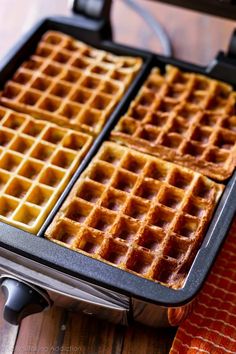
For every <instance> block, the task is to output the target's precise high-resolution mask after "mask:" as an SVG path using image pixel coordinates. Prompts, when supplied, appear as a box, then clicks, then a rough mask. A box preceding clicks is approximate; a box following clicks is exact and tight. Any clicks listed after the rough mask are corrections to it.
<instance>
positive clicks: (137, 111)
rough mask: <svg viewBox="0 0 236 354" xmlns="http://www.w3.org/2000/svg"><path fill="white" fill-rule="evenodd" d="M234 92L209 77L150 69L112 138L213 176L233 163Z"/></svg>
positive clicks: (224, 174)
mask: <svg viewBox="0 0 236 354" xmlns="http://www.w3.org/2000/svg"><path fill="white" fill-rule="evenodd" d="M234 106H235V93H234V92H233V91H232V87H231V86H229V85H226V84H224V83H221V82H218V81H215V80H212V79H209V78H207V77H204V76H201V75H197V74H193V73H182V72H181V71H180V70H179V69H177V68H175V67H171V66H167V68H166V74H165V75H161V74H160V71H159V69H156V68H155V69H153V70H152V72H151V74H150V75H149V77H148V79H147V81H146V83H145V84H144V85H143V87H142V88H141V90H140V92H139V94H138V95H137V97H136V99H135V100H134V101H133V102H132V103H131V106H130V108H129V110H128V112H127V114H126V115H125V116H124V117H122V118H121V120H120V121H119V123H118V125H117V126H116V128H115V130H113V132H112V139H113V140H116V141H120V142H122V143H124V144H125V145H128V146H130V147H135V148H137V149H139V150H141V151H143V152H146V153H150V154H153V155H155V156H159V157H161V158H163V159H165V160H168V161H171V162H176V163H178V164H181V165H185V166H186V167H189V168H192V169H194V170H197V171H198V172H201V173H203V174H204V175H206V176H208V177H211V178H213V179H216V180H224V179H226V178H228V177H229V176H230V175H231V174H232V172H233V170H234V168H235V165H236V116H234V115H233V114H234V109H235V108H234Z"/></svg>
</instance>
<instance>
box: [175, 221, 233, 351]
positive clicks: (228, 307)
mask: <svg viewBox="0 0 236 354" xmlns="http://www.w3.org/2000/svg"><path fill="white" fill-rule="evenodd" d="M177 353H178V354H186V353H187V354H195V353H209V354H224V353H227V354H228V353H233V354H235V353H236V219H235V220H234V223H233V225H232V227H231V230H230V232H229V235H228V237H227V240H226V242H225V244H224V246H223V249H222V250H221V251H220V253H219V255H218V257H217V260H216V262H215V265H214V266H213V268H212V270H211V273H210V275H209V276H208V278H207V281H206V283H205V285H204V286H203V289H202V290H201V292H200V294H199V296H198V298H197V300H196V304H195V306H194V309H193V311H192V313H191V314H190V315H189V316H188V317H187V319H186V320H185V321H184V322H183V324H182V325H181V326H180V327H179V329H178V331H177V334H176V337H175V340H174V343H173V346H172V349H171V351H170V354H177Z"/></svg>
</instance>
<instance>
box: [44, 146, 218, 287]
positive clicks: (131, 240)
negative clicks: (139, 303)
mask: <svg viewBox="0 0 236 354" xmlns="http://www.w3.org/2000/svg"><path fill="white" fill-rule="evenodd" d="M222 190H223V186H222V185H220V184H217V183H214V182H213V181H211V180H209V179H208V178H206V177H204V176H202V175H200V174H199V173H197V172H193V171H192V170H190V169H186V168H184V167H180V166H178V165H175V164H172V163H169V162H165V161H163V160H160V159H157V158H156V157H152V156H150V155H146V154H143V153H139V152H137V151H135V150H132V149H128V148H125V147H122V146H120V145H118V144H115V143H111V142H105V143H104V144H103V145H102V148H101V149H100V151H99V152H98V154H97V156H96V157H95V158H94V159H93V161H92V163H91V164H90V165H89V167H88V168H87V170H86V171H85V172H84V173H83V174H82V175H81V177H80V178H79V180H78V181H77V183H76V185H75V186H74V188H73V189H72V191H71V193H70V195H69V197H68V198H67V201H66V202H65V204H64V205H63V207H62V208H61V210H60V211H59V213H58V214H57V216H56V217H55V219H54V221H53V223H52V224H51V225H50V227H49V229H48V230H47V232H46V235H47V237H48V238H49V239H51V240H53V241H55V242H58V243H59V244H61V245H64V246H67V247H69V248H71V249H73V250H76V251H79V252H83V253H85V254H87V255H89V256H91V257H94V258H97V259H99V260H102V261H105V262H108V263H110V264H112V265H114V266H117V267H119V268H122V269H124V270H126V271H129V272H133V273H135V274H136V275H139V276H142V277H145V278H147V279H150V280H154V281H158V282H161V283H163V284H165V285H167V286H170V287H173V288H179V287H181V286H182V285H183V281H184V279H185V277H186V275H187V273H188V270H189V268H190V266H191V263H192V261H193V258H194V256H195V254H196V252H197V249H198V247H199V246H200V243H201V241H202V238H203V236H204V232H205V230H206V227H207V225H208V222H209V220H210V218H211V216H212V213H213V210H214V208H215V206H216V203H217V201H218V199H219V197H220V195H221V193H222Z"/></svg>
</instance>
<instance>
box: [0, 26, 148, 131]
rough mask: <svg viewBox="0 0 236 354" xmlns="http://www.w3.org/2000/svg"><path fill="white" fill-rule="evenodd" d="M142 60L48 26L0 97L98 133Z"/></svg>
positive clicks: (20, 107)
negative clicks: (77, 38) (119, 53)
mask: <svg viewBox="0 0 236 354" xmlns="http://www.w3.org/2000/svg"><path fill="white" fill-rule="evenodd" d="M141 65H142V60H141V59H140V58H134V57H124V56H116V55H113V54H110V53H108V52H105V51H102V50H98V49H95V48H92V47H90V46H88V45H86V44H84V43H82V42H79V41H77V40H75V39H73V38H72V37H70V36H67V35H65V34H62V33H60V32H52V31H49V32H47V33H46V34H45V35H44V36H43V37H42V39H41V41H40V42H39V44H38V46H37V49H36V51H35V53H34V54H33V56H32V57H31V58H30V59H29V60H28V61H26V62H25V63H23V64H22V65H21V67H20V68H19V69H18V70H17V72H16V74H15V75H14V77H13V78H12V80H10V81H9V82H8V83H7V84H6V86H5V88H4V90H3V93H2V96H1V100H0V102H1V103H2V104H3V105H6V106H8V107H10V108H12V109H15V110H17V111H21V112H24V113H29V114H31V115H33V116H34V117H36V118H40V119H46V120H49V121H52V122H54V123H57V124H59V125H62V126H66V127H69V128H73V129H76V130H84V131H85V132H89V133H91V134H93V135H97V134H98V133H99V132H100V131H101V129H102V127H103V126H104V124H105V122H106V120H107V119H108V117H109V115H110V113H111V112H112V110H113V109H114V107H115V106H116V105H117V103H118V102H119V101H120V99H121V98H122V96H123V94H124V92H125V90H126V89H127V87H128V85H129V84H130V83H131V81H132V79H133V78H134V76H135V75H136V74H137V72H138V71H139V69H140V67H141Z"/></svg>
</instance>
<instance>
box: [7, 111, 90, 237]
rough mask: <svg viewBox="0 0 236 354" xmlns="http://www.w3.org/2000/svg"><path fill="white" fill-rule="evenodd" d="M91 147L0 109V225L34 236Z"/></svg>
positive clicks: (86, 138)
mask: <svg viewBox="0 0 236 354" xmlns="http://www.w3.org/2000/svg"><path fill="white" fill-rule="evenodd" d="M91 143H92V137H91V136H90V135H88V134H85V133H81V132H76V131H73V130H70V129H67V128H61V127H58V126H56V125H55V124H52V123H48V122H45V121H41V120H35V119H33V118H32V117H30V116H28V115H25V114H21V113H16V112H13V111H12V110H10V109H7V108H4V107H0V221H3V222H7V223H9V224H11V225H13V226H16V227H18V228H21V229H23V230H26V231H29V232H31V233H33V234H36V233H37V232H38V231H39V229H40V227H41V225H42V224H43V222H44V220H45V219H46V217H47V216H48V214H49V212H50V211H51V209H52V208H53V206H54V204H55V203H56V201H57V199H58V197H59V196H60V194H61V193H62V191H63V190H64V189H65V187H66V185H67V183H68V182H69V179H70V178H71V177H72V174H73V173H74V172H75V170H76V169H77V167H78V166H79V164H80V162H81V160H82V158H83V157H84V156H85V154H86V153H87V151H88V149H89V147H90V145H91Z"/></svg>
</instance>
